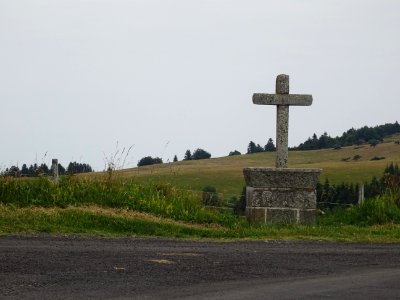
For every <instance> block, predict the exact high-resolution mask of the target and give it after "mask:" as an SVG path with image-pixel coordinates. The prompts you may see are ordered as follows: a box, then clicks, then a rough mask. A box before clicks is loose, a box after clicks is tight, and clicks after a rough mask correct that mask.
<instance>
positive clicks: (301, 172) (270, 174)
mask: <svg viewBox="0 0 400 300" xmlns="http://www.w3.org/2000/svg"><path fill="white" fill-rule="evenodd" d="M243 173H244V178H245V181H246V186H247V188H246V216H247V218H248V220H249V221H250V222H251V223H268V224H313V223H314V222H315V214H316V206H317V195H316V190H315V188H316V186H317V183H318V177H319V174H320V173H321V170H320V169H294V168H245V169H244V170H243Z"/></svg>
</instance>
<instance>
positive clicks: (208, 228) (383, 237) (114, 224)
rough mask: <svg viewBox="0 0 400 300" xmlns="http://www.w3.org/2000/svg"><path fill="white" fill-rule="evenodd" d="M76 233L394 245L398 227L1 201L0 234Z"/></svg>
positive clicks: (399, 234) (397, 238) (399, 232)
mask: <svg viewBox="0 0 400 300" xmlns="http://www.w3.org/2000/svg"><path fill="white" fill-rule="evenodd" d="M40 232H45V233H52V234H65V233H71V234H72V233H79V234H90V235H102V236H158V237H170V238H190V239H199V238H200V239H202V238H207V239H227V240H231V239H254V240H260V239H264V240H320V241H340V242H368V243H372V242H374V243H377V242H379V243H398V242H400V225H398V224H384V225H373V226H356V225H327V224H323V223H321V224H318V225H314V226H298V225H297V226H295V225H291V226H282V225H281V226H272V225H264V226H252V225H249V224H247V223H246V222H240V221H238V222H237V223H236V224H235V225H234V226H223V225H217V224H190V223H185V222H181V221H176V220H172V219H165V218H159V217H155V216H153V215H151V214H143V213H137V212H131V211H129V210H120V209H111V208H101V207H98V206H86V207H67V208H59V207H54V208H38V207H24V208H18V207H15V206H13V205H0V234H3V235H4V234H16V233H17V234H32V233H40Z"/></svg>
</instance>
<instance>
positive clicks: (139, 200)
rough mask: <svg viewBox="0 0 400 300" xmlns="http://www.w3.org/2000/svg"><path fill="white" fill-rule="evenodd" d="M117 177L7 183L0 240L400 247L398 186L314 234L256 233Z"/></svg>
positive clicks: (183, 198)
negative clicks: (90, 238)
mask: <svg viewBox="0 0 400 300" xmlns="http://www.w3.org/2000/svg"><path fill="white" fill-rule="evenodd" d="M191 163H192V164H194V165H196V164H198V162H191ZM213 169H214V167H212V168H210V173H211V174H212V170H213ZM110 175H113V174H111V173H110ZM116 175H118V176H117V177H116V178H113V177H112V176H105V177H93V176H92V177H85V176H70V177H68V176H67V177H62V178H61V180H60V181H59V183H58V184H55V183H53V182H51V181H50V180H48V179H47V178H33V179H18V178H6V177H3V178H0V234H15V233H22V234H23V233H38V232H47V233H54V234H60V233H78V234H89V235H92V234H94V235H106V236H132V235H139V236H159V237H172V238H190V239H197V238H210V239H227V240H230V239H264V240H324V241H343V242H400V208H399V207H400V189H399V187H398V186H393V188H392V189H391V190H388V191H387V192H386V193H385V194H383V195H381V196H379V197H376V198H373V199H368V200H366V201H365V203H364V204H363V205H361V206H360V207H358V206H353V207H349V208H346V209H344V208H343V209H337V210H335V211H330V212H328V213H327V214H325V215H321V216H318V218H317V223H316V225H313V226H304V225H250V224H248V223H247V221H246V220H244V219H242V218H237V217H235V216H234V215H232V214H230V213H228V212H222V211H218V210H215V211H210V210H208V209H207V208H205V207H204V206H203V205H202V204H201V201H200V197H199V194H198V193H193V192H191V191H186V190H182V189H179V188H175V187H174V186H173V185H171V184H170V183H168V184H165V183H160V182H147V183H146V184H139V183H138V182H137V181H136V180H134V179H132V178H128V179H126V178H124V177H123V176H119V175H120V173H118V174H116ZM97 176H99V174H97ZM220 180H223V178H222V179H220Z"/></svg>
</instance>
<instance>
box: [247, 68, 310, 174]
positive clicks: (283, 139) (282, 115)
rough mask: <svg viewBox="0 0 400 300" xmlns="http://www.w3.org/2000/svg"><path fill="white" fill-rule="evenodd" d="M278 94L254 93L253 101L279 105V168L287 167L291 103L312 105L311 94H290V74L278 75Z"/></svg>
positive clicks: (277, 159)
mask: <svg viewBox="0 0 400 300" xmlns="http://www.w3.org/2000/svg"><path fill="white" fill-rule="evenodd" d="M275 90H276V94H275V95H271V94H259V93H258V94H254V95H253V103H255V104H267V105H271V104H272V105H277V118H276V155H277V157H276V164H275V166H276V167H277V168H287V164H288V128H289V105H311V103H312V96H311V95H289V75H285V74H280V75H278V76H277V77H276V89H275Z"/></svg>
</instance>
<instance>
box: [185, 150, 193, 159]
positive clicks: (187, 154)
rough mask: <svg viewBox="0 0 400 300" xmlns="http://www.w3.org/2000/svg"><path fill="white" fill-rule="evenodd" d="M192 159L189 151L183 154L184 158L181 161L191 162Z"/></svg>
mask: <svg viewBox="0 0 400 300" xmlns="http://www.w3.org/2000/svg"><path fill="white" fill-rule="evenodd" d="M191 159H192V153H191V152H190V150H189V149H188V150H186V152H185V157H184V158H183V160H191Z"/></svg>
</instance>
